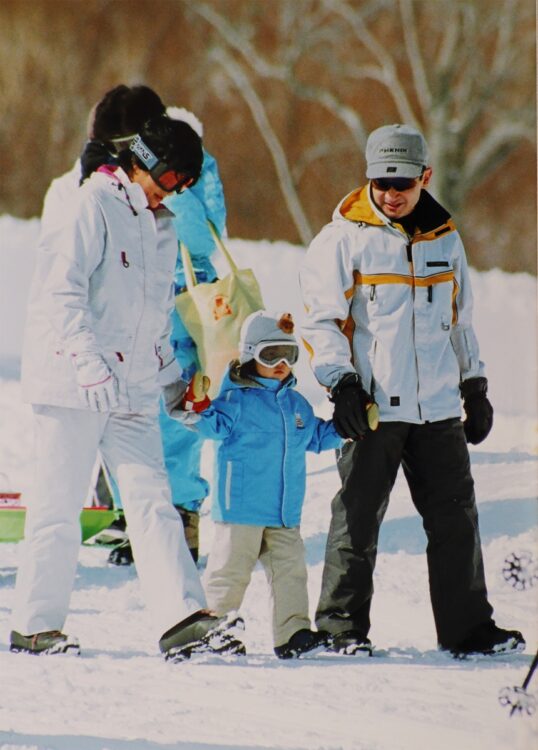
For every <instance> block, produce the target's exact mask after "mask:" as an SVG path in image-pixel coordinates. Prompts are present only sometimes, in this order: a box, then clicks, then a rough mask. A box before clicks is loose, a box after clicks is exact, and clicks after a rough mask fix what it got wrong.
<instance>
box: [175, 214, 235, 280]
mask: <svg viewBox="0 0 538 750" xmlns="http://www.w3.org/2000/svg"><path fill="white" fill-rule="evenodd" d="M207 225H208V227H209V231H210V232H211V236H212V237H213V239H214V241H215V244H216V246H217V247H218V248H219V250H220V251H221V253H222V254H223V256H224V258H225V260H226V262H227V263H228V265H229V266H230V271H231V272H232V274H233V275H234V276H236V275H237V265H236V264H235V261H234V259H233V258H232V256H231V255H230V253H229V252H228V249H227V248H226V247H225V245H224V242H223V241H222V239H221V236H220V234H219V233H218V231H217V228H216V227H215V225H214V224H213V222H212V221H211V220H210V219H208V220H207ZM179 248H180V252H181V262H182V263H183V271H184V273H185V286H186V287H187V290H188V291H189V292H192V290H193V288H194V287H195V286H196V284H197V281H196V274H195V273H194V268H193V265H192V258H191V254H190V253H189V250H188V248H187V246H186V245H185V244H184V243H183V242H180V243H179Z"/></svg>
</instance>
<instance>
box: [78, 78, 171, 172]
mask: <svg viewBox="0 0 538 750" xmlns="http://www.w3.org/2000/svg"><path fill="white" fill-rule="evenodd" d="M164 112H165V106H164V104H163V103H162V101H161V98H160V97H159V95H158V94H156V93H155V91H153V89H150V88H149V86H125V85H124V84H120V85H119V86H116V87H115V88H113V89H110V91H107V93H106V94H105V95H104V96H103V98H102V99H101V100H100V101H99V102H98V103H97V105H96V106H95V108H94V110H93V113H92V118H91V120H92V121H91V122H90V126H89V132H90V140H89V141H88V142H87V143H86V145H85V146H84V150H83V151H82V154H81V155H80V164H81V179H80V181H81V183H82V182H83V181H84V180H85V179H86V178H87V177H89V176H90V175H91V174H92V172H95V171H96V170H97V169H99V167H102V166H103V165H104V164H109V165H117V164H118V159H117V152H118V151H120V150H121V149H122V148H125V147H126V146H128V141H126V142H125V143H123V144H122V145H120V144H113V143H112V141H113V140H114V139H115V138H122V137H126V136H133V135H135V134H136V133H138V132H139V131H140V129H141V128H142V126H143V124H144V123H145V122H147V121H148V120H150V119H151V118H154V117H158V116H159V115H163V114H164Z"/></svg>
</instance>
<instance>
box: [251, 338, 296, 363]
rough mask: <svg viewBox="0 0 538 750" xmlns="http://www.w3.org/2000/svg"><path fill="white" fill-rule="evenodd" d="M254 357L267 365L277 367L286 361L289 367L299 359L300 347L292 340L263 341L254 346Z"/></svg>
mask: <svg viewBox="0 0 538 750" xmlns="http://www.w3.org/2000/svg"><path fill="white" fill-rule="evenodd" d="M254 359H255V360H256V362H259V363H260V365H265V367H276V366H277V365H278V364H280V362H285V363H286V364H287V365H288V367H293V365H294V364H295V363H296V362H297V360H298V359H299V347H298V345H297V344H294V343H293V342H290V341H275V342H271V343H270V344H268V343H267V342H263V341H262V342H261V343H260V344H257V346H256V347H255V348H254Z"/></svg>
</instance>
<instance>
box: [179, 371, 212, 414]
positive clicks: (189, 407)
mask: <svg viewBox="0 0 538 750" xmlns="http://www.w3.org/2000/svg"><path fill="white" fill-rule="evenodd" d="M210 385H211V381H210V380H209V378H208V377H207V375H203V374H202V373H201V372H199V371H197V372H195V373H194V375H193V377H192V380H191V382H190V383H189V386H188V388H187V390H186V391H185V395H184V396H183V399H182V401H181V408H182V409H183V410H184V411H195V412H196V413H198V412H201V411H204V409H207V407H208V406H209V405H210V404H211V400H210V398H209V396H208V395H207V392H208V390H209V386H210Z"/></svg>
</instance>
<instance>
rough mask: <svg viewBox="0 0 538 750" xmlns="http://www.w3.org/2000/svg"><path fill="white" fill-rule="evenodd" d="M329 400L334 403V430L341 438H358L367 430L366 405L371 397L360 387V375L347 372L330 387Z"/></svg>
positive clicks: (370, 400)
mask: <svg viewBox="0 0 538 750" xmlns="http://www.w3.org/2000/svg"><path fill="white" fill-rule="evenodd" d="M331 401H332V402H333V404H334V414H333V424H334V428H335V430H336V432H337V433H338V434H339V435H340V437H343V438H351V439H352V440H360V439H361V438H363V437H364V436H365V435H366V433H367V432H368V430H369V429H370V427H369V425H368V417H367V415H366V406H367V405H368V404H370V403H371V402H372V397H371V396H370V394H369V393H367V392H366V391H365V390H364V388H363V387H362V382H361V379H360V377H359V376H358V375H357V374H356V373H354V372H349V373H347V375H344V377H343V378H341V379H340V380H339V381H338V383H337V384H336V385H335V386H334V388H332V389H331Z"/></svg>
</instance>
